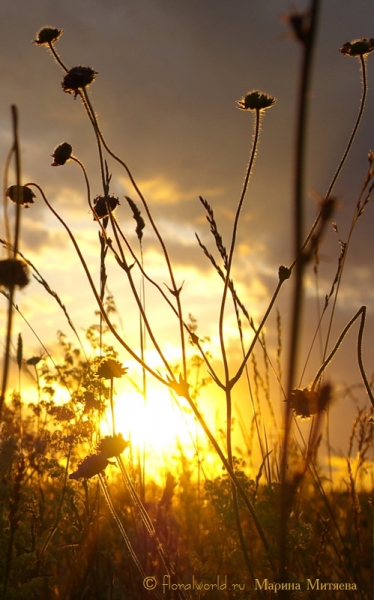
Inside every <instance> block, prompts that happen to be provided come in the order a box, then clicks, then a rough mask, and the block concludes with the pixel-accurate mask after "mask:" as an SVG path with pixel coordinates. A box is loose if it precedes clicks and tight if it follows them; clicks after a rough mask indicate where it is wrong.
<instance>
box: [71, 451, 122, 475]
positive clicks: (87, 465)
mask: <svg viewBox="0 0 374 600" xmlns="http://www.w3.org/2000/svg"><path fill="white" fill-rule="evenodd" d="M109 464H112V463H110V462H109V460H108V459H107V458H106V457H105V456H104V455H103V454H91V455H90V456H86V458H85V459H84V460H83V461H82V462H81V463H80V464H79V465H78V468H77V470H76V471H74V473H71V474H70V475H69V479H80V478H81V477H83V478H84V479H91V477H94V476H95V475H98V474H99V473H102V472H103V471H104V469H106V467H107V466H108V465H109Z"/></svg>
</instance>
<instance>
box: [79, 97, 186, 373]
mask: <svg viewBox="0 0 374 600" xmlns="http://www.w3.org/2000/svg"><path fill="white" fill-rule="evenodd" d="M82 92H83V95H84V103H83V104H84V106H85V108H86V111H87V113H88V114H89V116H90V119H91V122H92V123H93V124H94V128H95V131H96V133H97V135H98V136H99V137H100V140H101V142H102V144H103V146H104V148H105V150H106V151H107V152H108V154H109V155H110V156H111V157H112V158H113V159H114V160H116V161H117V162H118V163H119V164H120V165H122V167H123V168H124V169H125V171H126V173H127V175H128V177H129V179H130V182H131V184H132V186H133V187H134V189H135V191H136V193H137V194H138V196H139V198H140V200H141V202H142V204H143V206H144V209H145V211H146V213H147V216H148V219H149V221H150V223H151V226H152V228H153V231H154V232H155V234H156V236H157V239H158V241H159V243H160V245H161V248H162V251H163V254H164V257H165V260H166V264H167V267H168V271H169V276H170V280H171V284H172V292H173V295H174V296H175V298H176V302H177V309H178V318H179V328H180V338H181V349H182V362H183V377H184V379H186V376H187V360H186V347H185V337H184V328H183V313H182V305H181V301H180V292H181V288H177V285H176V282H175V278H174V273H173V269H172V266H171V262H170V258H169V254H168V251H167V248H166V245H165V242H164V240H163V239H162V236H161V234H160V232H159V231H158V228H157V226H156V224H155V222H154V220H153V217H152V215H151V212H150V210H149V208H148V204H147V202H146V200H145V198H144V196H143V194H142V193H141V191H140V189H139V187H138V185H137V183H136V181H135V179H134V177H133V175H132V173H131V171H130V169H129V167H128V166H127V164H126V163H125V162H124V161H123V160H122V159H121V158H119V157H118V156H117V155H116V154H115V153H114V152H113V151H112V150H111V149H110V148H109V146H108V145H107V143H106V141H105V138H104V136H103V133H102V131H101V129H100V126H99V123H98V120H97V117H96V114H95V111H94V110H93V108H92V105H91V101H90V99H89V97H88V95H87V91H86V90H85V89H84V88H83V89H82Z"/></svg>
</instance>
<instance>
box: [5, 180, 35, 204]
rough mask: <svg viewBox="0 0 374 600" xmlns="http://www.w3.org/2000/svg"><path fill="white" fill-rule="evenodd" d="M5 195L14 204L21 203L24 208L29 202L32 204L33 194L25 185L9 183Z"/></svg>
mask: <svg viewBox="0 0 374 600" xmlns="http://www.w3.org/2000/svg"><path fill="white" fill-rule="evenodd" d="M6 195H7V196H8V198H10V199H11V201H12V202H14V203H15V204H21V205H22V206H24V207H25V208H28V207H29V205H30V204H34V200H33V198H35V197H36V196H35V194H34V192H33V191H32V190H30V188H28V187H27V186H26V185H11V186H10V187H8V189H7V190H6Z"/></svg>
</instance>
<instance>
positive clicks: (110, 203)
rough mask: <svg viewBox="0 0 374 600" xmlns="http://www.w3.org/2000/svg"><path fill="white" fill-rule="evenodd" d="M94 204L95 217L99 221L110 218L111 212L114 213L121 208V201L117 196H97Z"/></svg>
mask: <svg viewBox="0 0 374 600" xmlns="http://www.w3.org/2000/svg"><path fill="white" fill-rule="evenodd" d="M93 203H94V209H95V213H96V214H95V216H97V218H98V219H103V218H104V217H108V216H109V211H110V212H113V211H114V210H115V209H116V208H117V206H119V199H118V198H116V197H115V196H108V198H105V196H96V198H95V199H94V201H93ZM108 209H109V210H108Z"/></svg>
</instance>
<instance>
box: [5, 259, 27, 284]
mask: <svg viewBox="0 0 374 600" xmlns="http://www.w3.org/2000/svg"><path fill="white" fill-rule="evenodd" d="M28 283H29V273H28V267H27V265H26V263H24V262H23V261H22V260H19V259H17V258H6V259H4V260H0V286H4V287H6V288H12V287H15V286H17V287H19V288H24V287H26V285H27V284H28Z"/></svg>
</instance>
